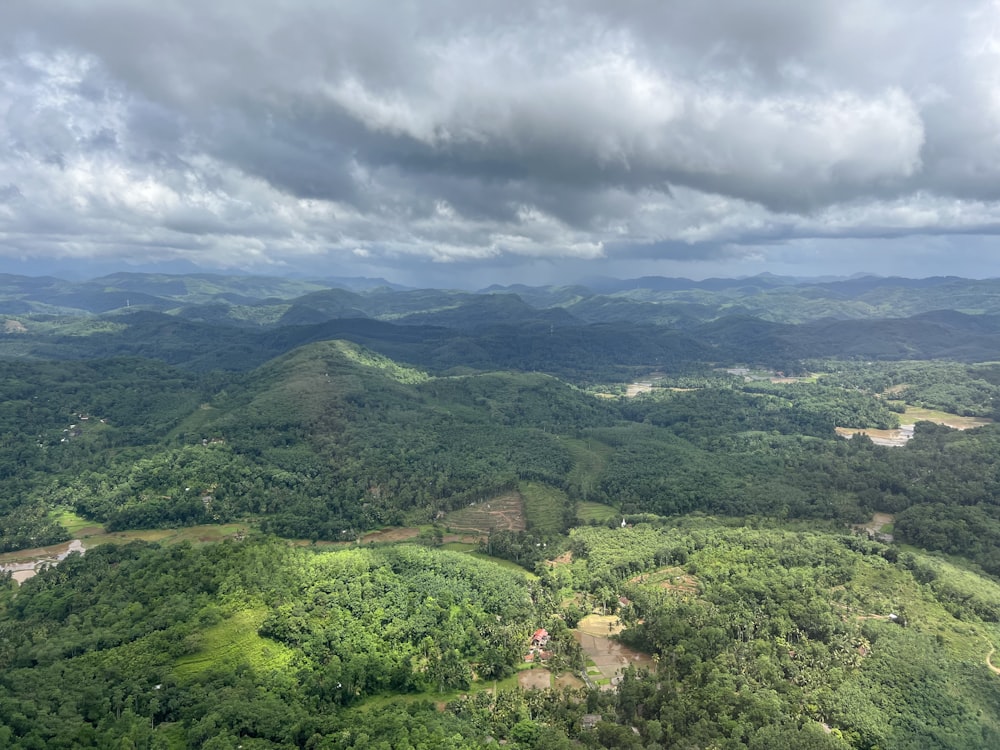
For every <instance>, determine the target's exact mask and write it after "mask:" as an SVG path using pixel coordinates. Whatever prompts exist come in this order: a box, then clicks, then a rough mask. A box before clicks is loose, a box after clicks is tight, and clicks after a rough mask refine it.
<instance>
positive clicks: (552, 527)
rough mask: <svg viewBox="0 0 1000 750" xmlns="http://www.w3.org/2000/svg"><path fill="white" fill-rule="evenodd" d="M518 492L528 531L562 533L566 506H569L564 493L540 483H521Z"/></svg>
mask: <svg viewBox="0 0 1000 750" xmlns="http://www.w3.org/2000/svg"><path fill="white" fill-rule="evenodd" d="M520 490H521V495H522V496H523V497H524V513H525V516H526V517H527V522H528V528H529V529H530V530H532V531H537V532H540V533H548V534H557V533H559V532H560V531H562V528H563V518H564V515H565V511H566V506H567V505H568V504H569V498H568V497H566V493H565V492H563V491H562V490H559V489H556V488H555V487H549V486H548V485H546V484H541V483H540V482H522V483H521V485H520Z"/></svg>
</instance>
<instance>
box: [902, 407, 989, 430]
mask: <svg viewBox="0 0 1000 750" xmlns="http://www.w3.org/2000/svg"><path fill="white" fill-rule="evenodd" d="M902 419H904V420H905V421H906V422H911V421H912V422H914V423H916V422H937V423H938V424H943V425H946V426H948V427H951V428H953V429H956V430H970V429H972V428H973V427H982V426H983V425H987V424H991V423H992V422H993V420H992V419H988V418H987V417H962V416H959V415H958V414H949V413H948V412H946V411H938V410H937V409H924V408H923V407H921V406H907V407H906V412H905V413H904V414H903V417H902Z"/></svg>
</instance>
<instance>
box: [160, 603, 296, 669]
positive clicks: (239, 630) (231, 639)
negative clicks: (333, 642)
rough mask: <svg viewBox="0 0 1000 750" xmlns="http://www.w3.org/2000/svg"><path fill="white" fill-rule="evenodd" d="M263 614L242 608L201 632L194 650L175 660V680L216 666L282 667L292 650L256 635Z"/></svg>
mask: <svg viewBox="0 0 1000 750" xmlns="http://www.w3.org/2000/svg"><path fill="white" fill-rule="evenodd" d="M266 616H267V610H266V609H264V608H261V609H249V610H243V611H241V612H237V613H236V614H234V615H233V616H232V617H230V618H229V619H227V620H223V621H222V622H220V623H218V624H217V625H213V626H212V627H210V628H208V629H207V630H205V631H203V632H202V633H201V634H200V636H198V637H199V638H200V644H199V646H200V647H199V648H198V650H197V651H195V652H194V653H193V654H190V655H188V656H183V657H181V658H180V659H178V660H177V662H176V663H175V664H174V674H175V675H176V676H177V678H178V679H179V680H189V679H192V678H194V677H196V676H197V675H199V674H201V673H202V672H204V671H206V670H208V669H211V668H212V667H214V666H217V665H228V666H232V665H234V664H239V663H244V662H245V663H247V664H249V665H250V666H251V667H253V668H254V669H255V670H257V671H270V670H281V669H286V668H287V667H288V666H289V664H290V662H291V659H292V654H293V652H292V650H291V649H289V648H287V647H286V646H283V645H282V644H280V643H277V642H275V641H272V640H269V639H266V638H261V637H260V636H259V635H257V630H258V629H259V628H260V626H261V623H263V622H264V618H265V617H266Z"/></svg>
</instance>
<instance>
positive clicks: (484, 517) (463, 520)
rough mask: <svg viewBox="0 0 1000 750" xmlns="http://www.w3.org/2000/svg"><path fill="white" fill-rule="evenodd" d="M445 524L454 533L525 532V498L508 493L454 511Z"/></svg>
mask: <svg viewBox="0 0 1000 750" xmlns="http://www.w3.org/2000/svg"><path fill="white" fill-rule="evenodd" d="M444 524H445V526H446V527H447V528H449V529H451V530H452V531H457V532H469V533H473V532H474V533H479V534H489V533H490V532H491V531H501V530H507V531H524V530H525V529H526V528H527V527H528V522H527V516H526V515H525V512H524V498H523V497H522V496H521V493H520V492H508V493H506V494H504V495H499V496H497V497H494V498H491V499H490V500H487V501H485V502H482V503H475V504H473V505H470V506H469V507H467V508H462V509H461V510H456V511H452V512H451V513H449V514H448V515H446V516H445V517H444Z"/></svg>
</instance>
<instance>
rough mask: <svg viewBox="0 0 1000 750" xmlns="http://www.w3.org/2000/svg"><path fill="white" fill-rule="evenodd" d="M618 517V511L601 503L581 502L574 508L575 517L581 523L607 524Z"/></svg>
mask: <svg viewBox="0 0 1000 750" xmlns="http://www.w3.org/2000/svg"><path fill="white" fill-rule="evenodd" d="M617 516H618V509H617V508H612V507H611V506H610V505H603V504H601V503H590V502H581V503H578V504H577V506H576V517H577V518H579V519H580V521H581V522H583V523H590V522H591V521H595V522H597V523H607V522H608V521H610V520H611V519H612V518H615V517H617Z"/></svg>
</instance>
